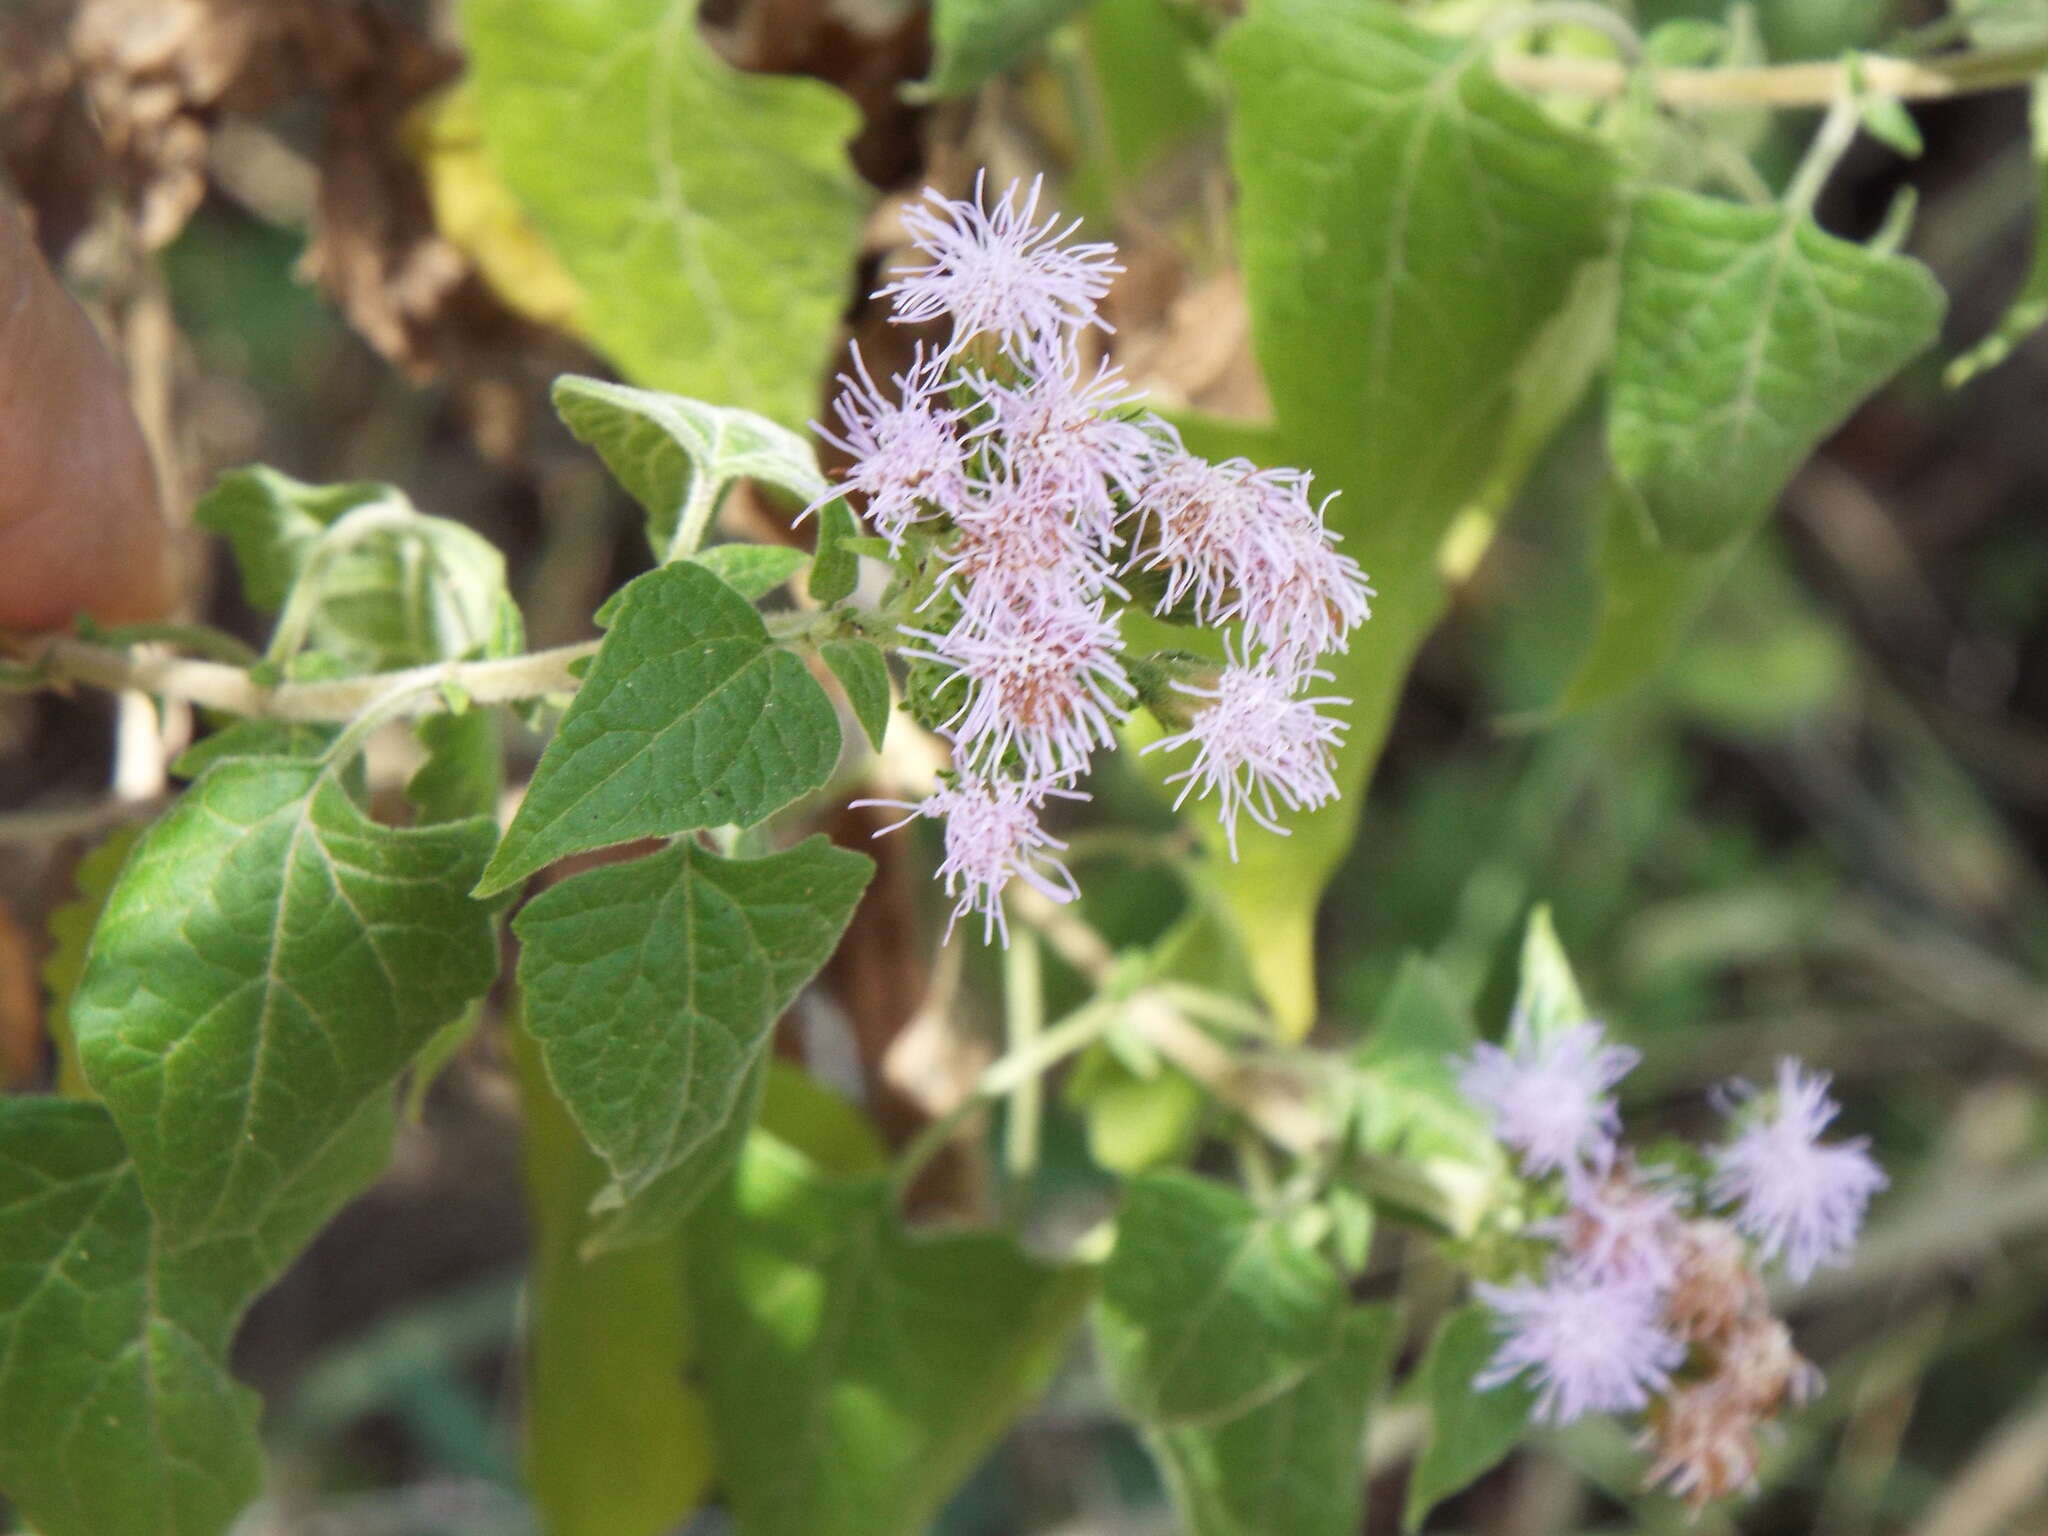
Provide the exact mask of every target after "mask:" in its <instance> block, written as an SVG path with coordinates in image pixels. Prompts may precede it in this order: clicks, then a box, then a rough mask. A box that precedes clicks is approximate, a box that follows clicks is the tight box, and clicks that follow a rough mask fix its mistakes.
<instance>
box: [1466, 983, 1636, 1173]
mask: <svg viewBox="0 0 2048 1536" xmlns="http://www.w3.org/2000/svg"><path fill="white" fill-rule="evenodd" d="M1640 1059H1641V1058H1640V1056H1639V1055H1638V1053H1637V1052H1635V1051H1633V1050H1631V1049H1630V1048H1629V1047H1627V1046H1625V1045H1608V1044H1606V1043H1605V1036H1604V1034H1603V1032H1602V1030H1601V1028H1600V1026H1599V1025H1598V1024H1595V1023H1593V1022H1591V1021H1590V1020H1589V1021H1587V1022H1586V1023H1583V1024H1573V1025H1570V1026H1569V1027H1567V1028H1564V1029H1560V1030H1555V1031H1552V1032H1550V1033H1548V1034H1546V1035H1544V1036H1543V1037H1542V1038H1540V1039H1539V1038H1537V1037H1536V1035H1535V1032H1534V1031H1533V1030H1531V1029H1530V1028H1529V1027H1528V1019H1527V1016H1526V1015H1523V1014H1517V1015H1516V1016H1515V1018H1514V1020H1513V1021H1512V1022H1511V1023H1510V1024H1509V1026H1508V1038H1507V1043H1506V1044H1505V1045H1485V1044H1482V1045H1477V1046H1474V1047H1473V1050H1472V1055H1471V1056H1470V1058H1468V1059H1466V1060H1464V1061H1462V1062H1460V1063H1459V1066H1460V1069H1461V1070H1460V1071H1459V1074H1458V1087H1459V1089H1460V1091H1462V1092H1463V1093H1464V1095H1465V1097H1466V1098H1468V1099H1470V1100H1472V1102H1473V1103H1475V1104H1478V1105H1479V1106H1481V1107H1482V1108H1484V1109H1485V1110H1486V1111H1487V1112H1488V1113H1489V1114H1490V1115H1491V1116H1492V1119H1493V1133H1494V1135H1496V1136H1498V1137H1499V1138H1500V1139H1501V1141H1503V1142H1505V1143H1506V1144H1507V1145H1508V1146H1511V1147H1513V1148H1515V1149H1516V1150H1517V1151H1519V1152H1520V1153H1521V1154H1522V1171H1523V1172H1524V1173H1526V1174H1529V1175H1531V1176H1532V1177H1533V1176H1539V1175H1542V1174H1545V1173H1550V1172H1552V1171H1554V1170H1556V1169H1559V1168H1569V1167H1573V1166H1575V1165H1584V1164H1596V1165H1597V1164H1599V1163H1601V1162H1604V1161H1605V1160H1606V1159H1607V1158H1609V1157H1610V1156H1611V1155H1612V1151H1613V1146H1614V1138H1615V1136H1616V1135H1617V1134H1618V1133H1619V1132H1620V1130H1621V1111H1620V1109H1619V1108H1618V1107H1617V1106H1616V1104H1615V1101H1614V1097H1613V1095H1612V1093H1611V1092H1610V1090H1611V1089H1612V1088H1613V1087H1614V1085H1615V1084H1616V1083H1618V1082H1620V1081H1621V1080H1622V1079H1623V1078H1624V1077H1626V1076H1627V1075H1628V1074H1629V1072H1630V1071H1631V1070H1632V1069H1633V1068H1634V1067H1635V1064H1636V1062H1637V1061H1638V1060H1640Z"/></svg>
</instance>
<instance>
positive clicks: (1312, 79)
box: [1189, 0, 1617, 1034]
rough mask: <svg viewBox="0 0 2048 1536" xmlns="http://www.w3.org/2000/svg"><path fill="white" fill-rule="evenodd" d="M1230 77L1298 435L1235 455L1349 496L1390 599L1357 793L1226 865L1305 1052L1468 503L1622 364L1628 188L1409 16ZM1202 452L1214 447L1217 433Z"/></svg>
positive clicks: (1233, 150)
mask: <svg viewBox="0 0 2048 1536" xmlns="http://www.w3.org/2000/svg"><path fill="white" fill-rule="evenodd" d="M1222 59H1223V65H1224V69H1225V72H1226V74H1227V76H1228V78H1229V81H1230V84H1231V89H1232V94H1233V96H1234V99H1235V110H1234V112H1233V114H1232V119H1231V135H1230V156H1231V165H1232V168H1233V170H1234V171H1235V173H1236V179H1237V182H1238V185H1239V187H1240V189H1241V193H1242V195H1241V197H1240V200H1239V206H1238V224H1237V227H1238V234H1239V243H1240V247H1241V249H1242V252H1243V257H1244V265H1245V272H1246V279H1247V287H1248V294H1249V298H1250V302H1251V309H1252V322H1253V339H1254V341H1255V343H1256V350H1257V353H1258V357H1259V361H1260V364H1261V367H1262V369H1263V371H1264V374H1265V377H1266V382H1267V385H1268V389H1269V391H1270V393H1271V395H1272V398H1273V405H1274V410H1275V414H1276V416H1277V418H1278V420H1277V424H1276V428H1275V430H1274V431H1273V432H1272V433H1270V434H1268V435H1266V436H1265V437H1264V439H1263V440H1258V439H1253V440H1249V441H1248V440H1247V438H1246V436H1245V434H1244V433H1243V432H1242V431H1236V432H1233V433H1232V434H1231V436H1232V439H1233V441H1232V442H1231V445H1230V446H1231V449H1232V451H1237V452H1246V453H1249V454H1250V455H1251V456H1252V457H1254V458H1256V459H1258V460H1259V461H1260V462H1262V463H1268V464H1287V463H1297V464H1302V465H1305V466H1306V467H1308V468H1311V469H1313V470H1315V471H1316V473H1317V475H1318V477H1319V478H1318V490H1319V491H1341V492H1343V495H1342V496H1340V497H1339V498H1338V500H1337V501H1336V502H1334V503H1333V504H1332V505H1331V508H1330V518H1331V525H1332V527H1333V528H1334V529H1335V530H1336V531H1337V532H1339V533H1340V534H1342V535H1343V537H1344V539H1345V544H1344V548H1345V551H1346V553H1348V554H1351V555H1353V556H1355V557H1357V559H1358V560H1359V561H1360V563H1361V564H1362V565H1363V566H1364V567H1365V569H1366V571H1367V573H1368V574H1369V575H1370V576H1371V577H1372V578H1373V583H1374V585H1375V586H1376V587H1377V588H1378V590H1379V593H1380V595H1379V597H1378V598H1377V599H1376V600H1375V602H1374V605H1373V607H1374V613H1373V618H1372V620H1371V622H1370V623H1369V624H1368V625H1367V626H1366V628H1365V630H1364V632H1363V633H1361V634H1360V635H1359V636H1357V637H1356V638H1355V639H1354V641H1353V643H1352V646H1351V649H1350V651H1349V652H1348V653H1346V654H1345V655H1343V656H1339V657H1336V658H1333V659H1332V661H1331V663H1330V665H1331V667H1332V670H1333V671H1334V673H1335V674H1336V680H1335V682H1334V683H1333V684H1332V685H1331V691H1332V692H1333V693H1338V694H1342V695H1345V696H1347V697H1349V698H1351V699H1352V700H1353V701H1354V705H1353V707H1352V709H1351V710H1349V711H1348V712H1347V713H1348V715H1349V718H1350V721H1351V725H1352V729H1351V733H1350V736H1349V738H1348V742H1347V745H1346V747H1345V749H1344V751H1343V752H1342V753H1341V754H1340V756H1339V759H1338V765H1337V777H1338V781H1339V783H1340V785H1342V786H1343V789H1344V795H1343V797H1342V798H1341V799H1339V800H1338V801H1336V802H1334V803H1333V804H1331V805H1329V806H1327V807H1325V808H1323V809H1321V810H1318V811H1316V812H1313V813H1310V814H1308V815H1305V816H1298V817H1291V818H1289V823H1290V826H1291V828H1292V833H1293V835H1292V836H1289V837H1286V838H1278V837H1274V836H1272V835H1270V834H1265V833H1251V834H1249V835H1245V834H1241V835H1240V846H1241V850H1242V854H1243V858H1242V862H1240V863H1239V864H1237V865H1236V866H1234V867H1231V868H1227V869H1222V870H1220V871H1219V872H1218V879H1219V882H1220V883H1221V885H1222V887H1223V889H1224V891H1225V893H1226V895H1227V897H1228V900H1229V903H1230V906H1231V908H1232V909H1233V911H1234V912H1235V913H1236V914H1237V916H1238V918H1239V921H1240V924H1241V926H1242V928H1243V930H1244V933H1245V935H1246V941H1247V947H1248V949H1249V950H1250V952H1251V958H1252V962H1253V967H1254V970H1255V972H1256V974H1257V977H1258V980H1259V983H1260V987H1261V990H1262V992H1263V993H1264V994H1265V996H1266V997H1267V999H1268V1001H1269V1002H1270V1003H1271V1005H1272V1007H1273V1009H1274V1011H1275V1013H1276V1015H1277V1017H1278V1019H1279V1021H1280V1023H1281V1025H1282V1027H1283V1028H1284V1029H1285V1030H1286V1031H1287V1032H1289V1033H1290V1034H1298V1033H1299V1032H1301V1031H1302V1030H1304V1029H1305V1028H1306V1027H1307V1024H1308V1022H1309V1020H1310V1018H1311V1017H1312V1015H1313V1011H1314V999H1313V992H1312V967H1311V964H1310V956H1311V950H1312V940H1313V923H1314V914H1315V906H1316V903H1317V901H1318V899H1319V897H1320V893H1321V890H1322V887H1323V884H1324V882H1325V881H1326V880H1327V879H1328V877H1329V875H1330V873H1331V871H1332V870H1334V868H1335V867H1336V864H1337V862H1338V860H1339V859H1340V858H1341V857H1342V856H1343V853H1344V851H1345V849H1347V848H1348V847H1349V846H1350V842H1351V834H1352V831H1353V828H1354V826H1355V824H1356V816H1357V809H1358V804H1359V799H1360V793H1359V792H1360V791H1361V790H1362V788H1363V786H1364V783H1365V781H1366V779H1367V777H1368V775H1369V774H1370V771H1371V768H1372V764H1373V762H1374V760H1375V759H1376V758H1377V756H1378V754H1379V749H1380V745H1381V742H1382V740H1383V739H1384V736H1385V732H1386V728H1387V723H1388V721H1389V720H1390V719H1391V717H1392V713H1393V707H1394V704H1395V701H1396V699H1397V698H1398V696H1399V692H1400V687H1401V683H1402V681H1403V679H1404V678H1405V677H1406V675H1407V671H1408V666H1409V663H1410V661H1411V660H1412V658H1413V656H1414V653H1415V650H1416V648H1417V646H1419V645H1420V643H1421V641H1422V639H1423V637H1424V636H1425V635H1426V634H1427V633H1428V632H1429V630H1430V628H1431V627H1432V626H1433V625H1434V624H1435V622H1436V620H1437V618H1438V616H1439V615H1440V613H1441V612H1442V608H1443V602H1444V594H1443V583H1442V579H1441V577H1440V575H1439V573H1438V570H1437V566H1436V562H1437V552H1438V548H1439V545H1440V544H1441V542H1442V540H1443V538H1444V535H1445V532H1446V530H1447V529H1448V528H1449V527H1450V525H1451V522H1452V520H1453V518H1454V517H1455V516H1456V515H1457V514H1458V513H1459V511H1460V510H1461V509H1463V508H1465V507H1466V506H1468V505H1470V504H1472V503H1474V502H1475V501H1476V500H1479V499H1481V498H1484V499H1486V500H1488V501H1489V502H1495V501H1498V500H1499V499H1500V498H1501V497H1502V496H1503V495H1504V493H1505V490H1506V489H1510V488H1511V487H1509V486H1507V485H1506V484H1505V481H1504V479H1503V475H1502V472H1503V468H1504V466H1506V465H1507V464H1508V461H1509V460H1510V459H1513V458H1525V457H1526V456H1527V453H1528V451H1529V446H1530V444H1529V439H1530V438H1531V437H1532V436H1534V435H1537V434H1534V433H1532V431H1531V429H1530V427H1529V426H1528V423H1529V422H1530V421H1531V420H1536V421H1553V420H1554V419H1555V418H1556V416H1557V414H1558V413H1559V412H1560V411H1561V410H1563V409H1568V408H1569V405H1570V403H1571V401H1572V400H1573V399H1574V398H1576V396H1577V395H1578V394H1579V392H1580V391H1581V390H1582V389H1583V387H1584V384H1585V382H1586V379H1587V377H1588V376H1589V373H1590V369H1591V365H1592V364H1593V363H1597V361H1598V355H1599V348H1600V344H1601V340H1602V338H1603V337H1604V336H1605V334H1606V328H1605V315H1606V311H1605V309H1604V307H1603V298H1602V294H1601V292H1600V289H1599V287H1598V285H1597V284H1593V285H1590V286H1584V287H1582V285H1581V282H1580V279H1581V276H1582V274H1583V272H1584V269H1585V268H1586V267H1587V266H1588V264H1589V263H1596V262H1597V261H1598V259H1599V258H1601V257H1602V256H1603V254H1604V252H1605V251H1606V249H1607V247H1608V244H1609V241H1610V229H1611V225H1612V219H1613V212H1614V208H1615V184H1616V174H1617V173H1616V167H1615V164H1614V161H1613V158H1612V156H1611V154H1610V152H1609V151H1608V150H1607V149H1606V148H1605V147H1604V146H1603V145H1601V144H1600V143H1599V142H1597V141H1596V140H1594V139H1592V138H1590V137H1589V136H1587V135H1585V134H1582V133H1579V132H1577V131H1575V130H1573V129H1571V128H1569V127H1566V126H1564V125H1562V124H1560V123H1559V122H1557V121H1556V120H1555V119H1554V118H1552V117H1550V116H1548V115H1547V114H1546V113H1544V112H1543V111H1542V110H1541V108H1539V107H1538V106H1537V105H1535V104H1534V103H1532V102H1530V101H1528V100H1527V99H1526V98H1524V97H1523V96H1521V95H1520V94H1519V93H1517V92H1514V91H1511V90H1509V89H1508V88H1507V87H1505V86H1503V85H1502V84H1501V83H1500V82H1499V81H1498V80H1497V79H1495V78H1494V76H1493V74H1492V73H1491V71H1490V69H1489V68H1488V66H1487V63H1486V60H1485V55H1484V50H1475V49H1473V48H1471V47H1470V45H1469V44H1467V43H1465V42H1463V41H1461V40H1458V39H1454V38H1450V37H1444V36H1441V35H1438V34H1435V33H1432V32H1428V31H1425V30H1423V29H1421V28H1419V27H1417V26H1416V25H1415V24H1414V23H1413V22H1411V21H1410V20H1408V19H1407V18H1405V17H1404V16H1403V15H1402V14H1401V13H1400V12H1399V11H1397V10H1396V9H1394V8H1393V7H1391V6H1384V5H1377V4H1372V3H1360V0H1255V3H1254V4H1253V5H1252V6H1251V8H1250V13H1249V15H1248V16H1247V17H1246V19H1245V20H1244V21H1243V22H1241V23H1239V24H1238V25H1237V26H1236V27H1234V28H1232V29H1231V31H1230V33H1229V34H1228V35H1227V37H1226V38H1225V40H1224V45H1223V49H1222ZM1332 337H1342V338H1344V344H1343V345H1341V346H1333V345H1331V344H1330V339H1331V338H1332ZM1532 360H1533V361H1532ZM1525 367H1526V368H1527V369H1528V370H1529V371H1527V372H1525V371H1524V370H1525ZM1189 441H1190V445H1191V446H1193V447H1195V448H1196V450H1197V451H1205V450H1206V449H1207V447H1208V446H1209V438H1208V435H1207V434H1205V433H1203V432H1202V431H1200V430H1198V429H1191V430H1190V433H1189Z"/></svg>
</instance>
